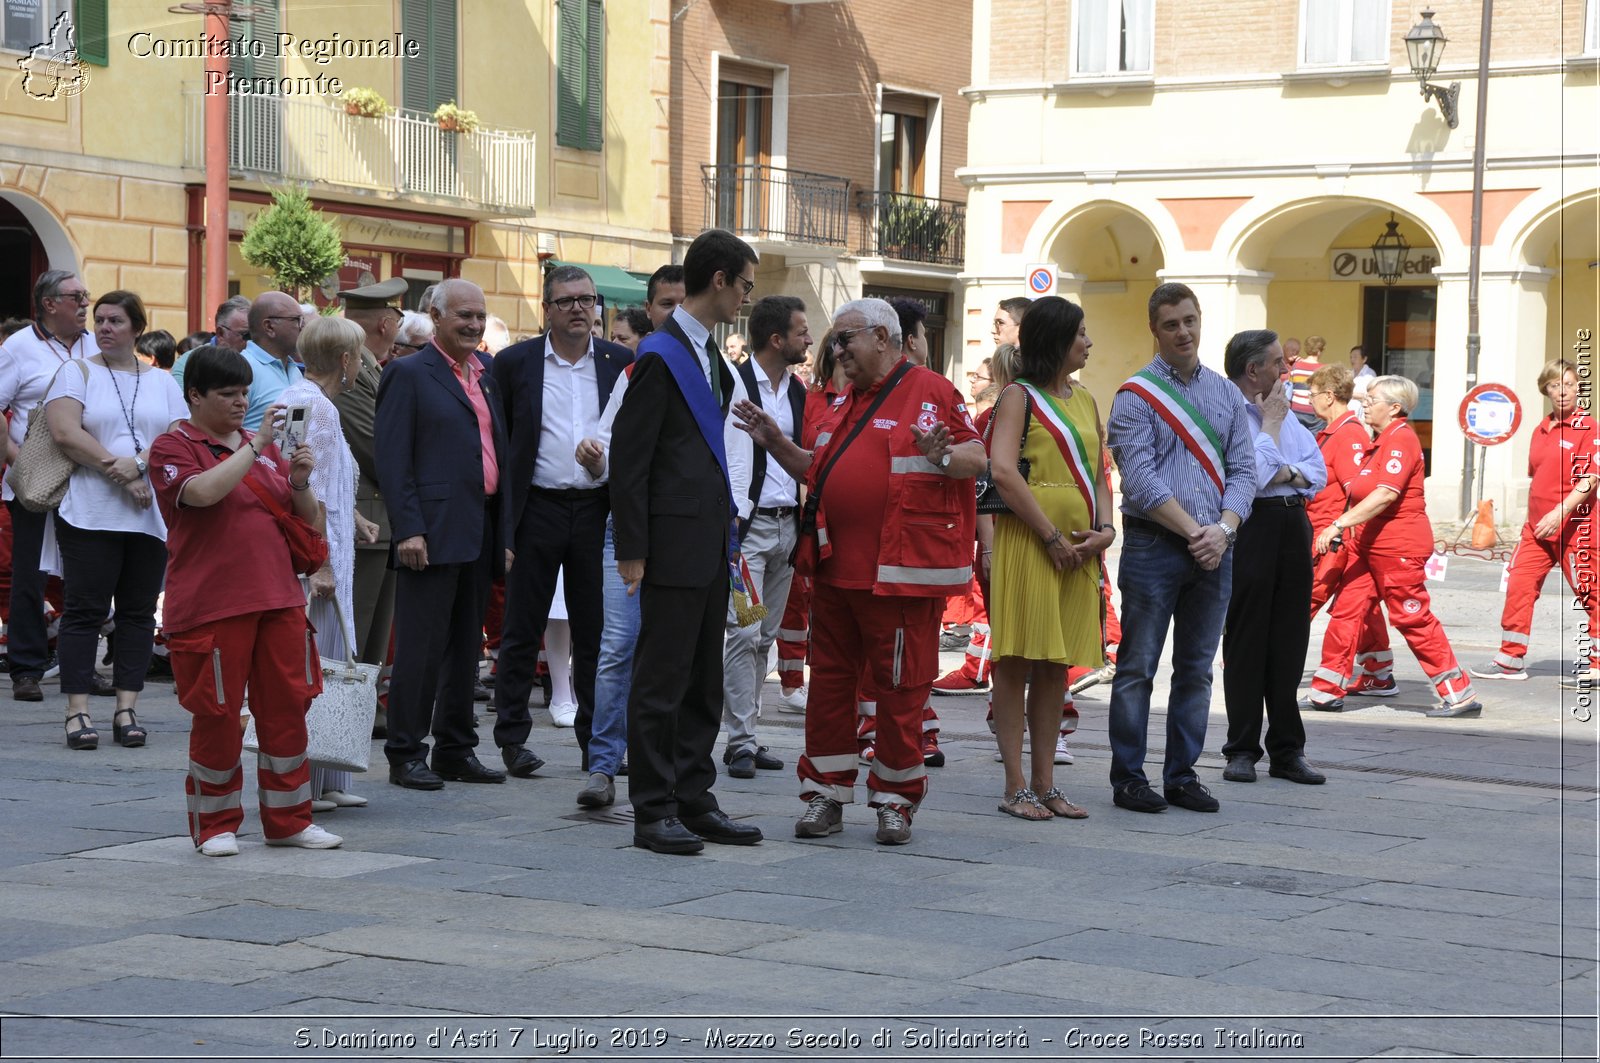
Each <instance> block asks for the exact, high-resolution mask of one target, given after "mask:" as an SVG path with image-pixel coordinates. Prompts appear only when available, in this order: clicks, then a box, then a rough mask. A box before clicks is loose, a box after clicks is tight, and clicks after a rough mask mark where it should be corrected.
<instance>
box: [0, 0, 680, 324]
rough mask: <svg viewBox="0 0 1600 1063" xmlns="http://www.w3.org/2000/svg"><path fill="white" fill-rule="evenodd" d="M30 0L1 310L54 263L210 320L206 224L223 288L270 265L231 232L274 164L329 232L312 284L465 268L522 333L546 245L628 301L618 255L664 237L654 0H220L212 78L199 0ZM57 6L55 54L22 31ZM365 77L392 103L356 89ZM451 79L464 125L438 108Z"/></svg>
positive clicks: (19, 305) (644, 262) (45, 27)
mask: <svg viewBox="0 0 1600 1063" xmlns="http://www.w3.org/2000/svg"><path fill="white" fill-rule="evenodd" d="M29 6H30V5H9V6H7V8H6V10H5V12H4V13H3V16H0V18H3V19H4V20H5V21H4V22H0V245H3V246H0V250H3V251H7V252H10V253H9V254H0V262H3V263H4V265H0V314H3V315H5V316H11V315H17V316H24V315H27V314H28V313H29V308H28V306H27V301H28V287H29V285H30V284H31V281H32V278H33V277H34V276H35V275H37V273H38V272H39V271H40V270H42V269H43V268H45V266H46V265H54V266H57V267H64V268H71V269H75V270H78V271H79V272H81V273H82V274H83V276H84V279H85V281H86V283H87V284H88V286H89V288H90V290H91V291H92V292H96V293H99V292H104V291H107V290H110V289H113V288H118V287H123V288H130V289H132V290H134V291H137V292H139V293H140V294H141V295H142V296H143V297H144V298H145V300H146V302H147V303H148V304H149V305H150V308H151V310H152V327H157V328H165V329H168V330H169V331H171V332H173V333H174V334H176V335H179V336H182V335H183V334H185V333H187V332H189V331H191V330H193V329H198V328H209V327H210V325H211V314H212V310H213V309H214V308H212V307H208V306H203V305H201V304H202V302H203V292H204V291H205V286H204V278H203V273H202V264H203V261H204V255H203V248H204V244H205V241H206V240H208V239H213V238H218V239H228V240H229V241H230V251H229V282H230V289H231V290H234V291H238V292H242V293H243V294H245V295H247V296H250V295H255V294H258V293H259V292H260V291H263V290H265V289H266V288H268V287H270V286H271V282H270V280H269V279H268V278H267V277H265V276H263V275H262V274H261V271H259V270H258V269H256V268H255V267H253V266H251V265H250V264H248V263H246V262H245V261H244V259H243V257H242V256H241V255H240V254H239V250H238V241H239V239H240V238H241V236H242V234H243V230H244V228H245V227H246V226H247V225H248V224H249V222H250V221H251V219H252V218H253V217H254V215H255V214H256V213H257V212H259V211H260V210H261V209H262V208H263V207H264V206H265V205H266V203H267V202H268V199H269V197H268V193H269V192H270V190H271V189H272V188H274V187H278V186H282V185H284V184H295V185H299V186H301V187H304V188H306V189H307V190H308V192H309V194H310V195H311V197H312V199H313V202H314V203H315V204H316V205H317V206H318V207H319V208H321V209H322V210H323V211H324V212H325V213H326V214H327V215H328V216H329V218H330V219H331V220H333V221H335V222H336V223H337V224H338V225H339V227H340V229H341V233H342V236H343V239H344V241H345V245H346V253H347V258H346V264H345V267H344V268H343V269H342V270H340V271H339V273H338V274H337V275H336V276H335V277H331V278H329V279H328V280H327V281H326V282H324V284H323V285H322V286H321V288H320V289H319V290H318V291H315V292H313V293H312V298H313V300H314V301H316V302H318V303H325V302H326V301H327V300H328V299H329V298H330V297H331V296H332V294H333V292H335V291H336V290H338V289H340V288H348V287H352V286H356V285H359V284H363V283H368V282H370V280H381V279H386V278H388V277H392V276H403V277H405V278H407V280H408V281H410V282H411V295H410V297H409V304H408V305H414V304H415V302H416V300H417V298H418V297H419V296H420V293H421V291H422V289H423V288H425V287H426V285H427V284H429V283H431V282H433V281H436V280H438V279H441V278H443V277H451V276H463V277H466V278H468V279H470V280H473V281H475V282H477V283H479V284H481V285H482V286H483V288H484V290H485V292H486V293H487V295H488V301H489V308H490V311H491V312H493V313H496V314H498V315H500V316H501V317H502V318H504V319H505V320H506V321H507V323H508V325H509V327H510V329H511V332H512V334H513V335H526V334H530V333H533V332H536V331H538V329H539V328H540V327H541V314H540V307H539V302H540V299H539V292H540V285H541V274H542V264H543V263H545V262H548V261H552V260H555V261H567V262H574V263H579V264H587V265H596V266H603V267H607V272H608V273H609V274H610V275H611V276H613V277H615V278H617V284H616V287H617V288H618V289H619V290H621V291H622V294H623V295H624V296H628V295H632V294H634V292H635V291H637V293H638V294H637V301H641V302H642V281H641V280H640V279H639V277H637V276H634V275H633V274H642V275H644V276H647V275H648V274H649V272H650V271H651V270H653V269H655V268H656V266H658V265H660V264H661V263H663V262H666V261H668V260H669V259H670V257H671V239H670V230H669V227H668V226H669V194H668V193H669V185H668V166H667V117H666V108H665V107H664V106H662V105H658V104H664V101H662V100H660V99H659V98H660V97H661V96H662V94H664V92H665V86H666V83H667V80H668V67H669V58H668V51H667V49H668V46H669V35H668V32H667V26H668V21H669V18H670V12H669V5H668V3H667V0H515V2H513V3H509V4H495V5H467V4H465V3H464V2H462V0H351V2H349V3H344V4H338V5H327V4H321V3H314V2H310V0H254V3H251V4H240V5H238V6H239V7H241V8H246V9H247V10H248V11H249V12H250V13H251V14H252V15H253V17H252V18H250V19H248V20H239V21H237V22H236V23H235V29H234V42H233V44H232V45H230V53H231V54H230V57H229V63H230V76H229V78H228V80H227V81H226V82H225V83H223V84H221V85H218V86H208V85H207V83H206V80H205V71H204V60H203V53H202V51H201V44H200V38H201V33H202V22H201V18H200V16H199V15H195V14H174V13H172V12H171V11H169V10H168V9H169V8H170V7H172V6H173V5H171V4H169V3H166V2H164V0H117V2H116V3H115V4H111V3H109V2H106V0H99V2H97V3H95V2H85V0H40V2H39V3H38V4H36V5H32V6H33V7H34V8H36V9H37V10H36V11H34V12H33V14H32V15H31V16H29V17H28V18H24V17H23V15H19V14H17V11H19V10H23V9H27V8H29ZM26 14H27V12H26V11H24V15H26ZM63 15H65V16H66V17H67V19H68V24H69V25H70V26H71V28H72V31H73V43H75V44H76V45H77V52H76V53H75V54H74V55H72V56H70V57H68V61H67V62H59V61H57V62H50V61H49V60H51V59H52V57H53V56H54V52H53V51H52V50H51V49H50V48H49V47H47V48H46V50H45V51H44V52H35V50H34V49H35V48H37V47H39V46H40V45H46V46H48V45H50V44H51V42H52V28H53V27H54V26H55V24H56V22H57V20H59V19H60V18H61V17H62V16H63ZM74 20H75V21H74ZM35 42H37V43H35ZM30 58H39V59H40V60H41V62H40V63H38V64H33V63H30V62H29V60H30ZM73 60H75V61H73ZM30 66H31V67H32V69H31V70H30V69H28V67H30ZM357 87H360V88H368V89H373V90H376V91H377V93H378V94H379V95H381V96H382V97H383V98H384V99H385V100H386V101H387V102H388V104H389V105H390V106H391V108H392V110H391V111H390V113H387V114H380V115H371V116H369V115H360V114H355V113H350V112H349V111H348V109H347V108H346V107H345V106H344V102H345V99H344V93H346V92H348V91H349V90H351V89H354V88H357ZM208 90H209V91H213V92H220V93H223V94H225V95H226V97H227V103H228V106H229V110H230V121H231V136H230V144H229V150H228V167H229V171H230V181H229V204H228V208H229V209H228V217H229V225H228V228H229V232H228V233H226V234H217V233H208V232H206V231H205V225H204V218H205V213H204V183H205V170H204V166H205V152H204V140H203V132H202V130H203V108H204V101H205V96H206V93H207V91H208ZM445 102H453V103H456V104H458V105H459V106H460V107H462V108H466V109H468V110H471V111H473V112H474V113H475V114H476V115H477V117H478V119H479V123H480V124H479V127H478V128H477V129H476V130H473V131H470V132H469V131H451V130H448V129H446V128H443V127H442V126H441V125H440V124H439V122H437V121H436V120H435V119H434V117H433V111H434V109H435V108H436V107H438V106H439V105H440V104H441V103H445ZM614 301H615V300H614Z"/></svg>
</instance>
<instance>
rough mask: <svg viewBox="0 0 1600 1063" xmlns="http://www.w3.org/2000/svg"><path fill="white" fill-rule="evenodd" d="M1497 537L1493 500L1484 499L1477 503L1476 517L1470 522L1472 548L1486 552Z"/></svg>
mask: <svg viewBox="0 0 1600 1063" xmlns="http://www.w3.org/2000/svg"><path fill="white" fill-rule="evenodd" d="M1499 537H1500V536H1499V534H1498V533H1497V532H1496V531H1495V529H1494V500H1493V499H1489V498H1486V499H1484V500H1483V501H1482V502H1479V503H1478V515H1477V517H1475V518H1474V519H1473V521H1472V548H1473V549H1474V550H1487V549H1489V548H1490V547H1492V546H1494V544H1495V540H1497V539H1498V538H1499Z"/></svg>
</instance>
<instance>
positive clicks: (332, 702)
mask: <svg viewBox="0 0 1600 1063" xmlns="http://www.w3.org/2000/svg"><path fill="white" fill-rule="evenodd" d="M333 608H334V613H335V615H336V616H337V617H338V619H339V625H340V626H341V627H343V626H344V610H343V608H342V607H341V606H340V605H339V599H338V598H337V597H335V598H334V599H333ZM321 660H322V693H321V694H318V695H317V697H316V700H314V701H312V703H311V709H310V710H309V711H308V712H307V713H306V759H307V760H310V761H312V762H313V763H314V764H315V765H316V766H318V767H324V768H336V769H339V770H341V771H366V770H367V765H368V763H369V762H370V760H371V757H372V717H373V712H374V710H375V708H376V706H377V697H378V666H377V665H375V664H362V663H361V662H359V661H357V660H356V659H355V658H354V657H353V656H351V657H347V658H346V659H345V660H342V661H340V660H332V659H329V658H327V657H323V658H322V659H321ZM244 748H246V749H248V750H249V751H250V752H252V753H258V752H260V749H261V746H260V743H259V742H258V741H257V739H256V718H255V717H254V716H251V717H250V720H249V722H248V723H247V724H246V725H245V730H244Z"/></svg>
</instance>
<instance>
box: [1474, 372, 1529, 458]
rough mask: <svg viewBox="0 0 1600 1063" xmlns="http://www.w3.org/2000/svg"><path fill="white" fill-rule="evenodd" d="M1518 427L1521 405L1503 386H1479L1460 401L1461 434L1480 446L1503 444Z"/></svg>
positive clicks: (1515, 394) (1514, 433)
mask: <svg viewBox="0 0 1600 1063" xmlns="http://www.w3.org/2000/svg"><path fill="white" fill-rule="evenodd" d="M1521 424H1522V403H1521V402H1519V401H1518V400H1517V393H1516V392H1514V391H1512V390H1511V389H1510V388H1508V387H1506V386H1505V385H1504V384H1479V385H1478V386H1477V387H1475V388H1473V389H1472V390H1471V391H1469V392H1467V394H1466V397H1465V398H1463V399H1462V400H1461V431H1462V433H1463V434H1464V435H1466V437H1467V438H1468V439H1470V440H1472V441H1473V442H1474V443H1477V444H1478V445H1480V446H1485V447H1492V446H1494V445H1495V444H1496V443H1504V442H1505V441H1506V440H1508V439H1510V438H1511V437H1512V436H1514V435H1516V433H1517V428H1518V427H1519V426H1520V425H1521Z"/></svg>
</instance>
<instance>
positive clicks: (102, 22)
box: [72, 0, 111, 66]
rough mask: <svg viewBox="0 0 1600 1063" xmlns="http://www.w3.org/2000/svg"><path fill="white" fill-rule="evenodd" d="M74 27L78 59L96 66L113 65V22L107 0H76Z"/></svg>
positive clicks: (74, 5)
mask: <svg viewBox="0 0 1600 1063" xmlns="http://www.w3.org/2000/svg"><path fill="white" fill-rule="evenodd" d="M73 8H74V11H73V14H72V25H73V26H74V27H75V28H76V30H77V34H78V58H79V59H82V60H83V61H84V62H85V63H93V64H94V65H95V66H109V65H111V46H110V36H111V22H110V14H109V12H108V11H107V10H106V8H107V0H75V2H74V4H73Z"/></svg>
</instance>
